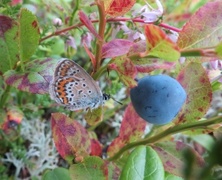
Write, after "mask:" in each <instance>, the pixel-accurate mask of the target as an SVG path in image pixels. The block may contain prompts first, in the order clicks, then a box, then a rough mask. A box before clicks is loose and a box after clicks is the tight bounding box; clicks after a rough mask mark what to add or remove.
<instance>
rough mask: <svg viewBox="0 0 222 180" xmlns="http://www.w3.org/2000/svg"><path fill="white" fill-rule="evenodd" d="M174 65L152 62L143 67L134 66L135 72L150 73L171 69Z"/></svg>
mask: <svg viewBox="0 0 222 180" xmlns="http://www.w3.org/2000/svg"><path fill="white" fill-rule="evenodd" d="M174 65H175V63H170V62H163V63H160V62H153V63H151V64H148V65H144V66H141V65H139V66H136V70H137V72H140V73H150V72H152V71H154V70H157V69H171V68H173V66H174Z"/></svg>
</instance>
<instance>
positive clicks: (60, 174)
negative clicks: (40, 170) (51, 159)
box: [42, 168, 71, 180]
mask: <svg viewBox="0 0 222 180" xmlns="http://www.w3.org/2000/svg"><path fill="white" fill-rule="evenodd" d="M42 179H43V180H52V179H62V180H71V178H70V175H69V171H68V170H67V169H65V168H56V169H53V170H51V171H47V172H46V173H45V174H44V175H43V178H42Z"/></svg>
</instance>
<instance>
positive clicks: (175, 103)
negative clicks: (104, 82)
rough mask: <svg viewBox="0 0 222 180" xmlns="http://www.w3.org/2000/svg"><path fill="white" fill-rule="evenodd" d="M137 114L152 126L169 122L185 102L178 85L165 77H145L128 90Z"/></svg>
mask: <svg viewBox="0 0 222 180" xmlns="http://www.w3.org/2000/svg"><path fill="white" fill-rule="evenodd" d="M130 97H131V101H132V104H133V107H134V109H135V110H136V112H137V114H138V115H139V116H140V117H142V118H143V119H144V120H146V121H147V122H149V123H152V124H159V125H160V124H166V123H169V122H171V121H172V120H173V119H174V117H175V116H176V115H177V114H178V112H179V111H180V109H181V107H182V105H183V104H184V102H185V100H186V92H185V90H184V89H183V87H182V86H181V85H180V83H179V82H178V81H177V80H175V79H173V78H171V77H170V76H167V75H154V76H145V77H143V78H142V79H140V80H139V81H138V85H137V86H136V87H134V88H132V89H131V90H130Z"/></svg>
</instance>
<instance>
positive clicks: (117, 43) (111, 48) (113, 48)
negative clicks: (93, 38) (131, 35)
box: [102, 39, 134, 58]
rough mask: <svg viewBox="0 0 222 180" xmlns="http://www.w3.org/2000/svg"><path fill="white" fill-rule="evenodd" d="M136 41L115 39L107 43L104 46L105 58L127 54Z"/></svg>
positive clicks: (103, 54)
mask: <svg viewBox="0 0 222 180" xmlns="http://www.w3.org/2000/svg"><path fill="white" fill-rule="evenodd" d="M133 44H134V43H133V42H132V41H129V40H125V39H114V40H112V41H110V42H108V43H105V44H104V45H103V47H102V57H103V58H114V57H118V56H122V55H125V54H127V53H128V52H129V50H130V48H131V46H132V45H133Z"/></svg>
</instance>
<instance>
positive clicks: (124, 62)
mask: <svg viewBox="0 0 222 180" xmlns="http://www.w3.org/2000/svg"><path fill="white" fill-rule="evenodd" d="M108 67H109V69H113V70H116V71H117V72H118V74H119V78H120V79H121V81H122V82H123V83H124V84H125V85H126V86H128V87H131V88H132V87H135V86H136V85H137V83H136V81H135V80H134V78H135V75H136V73H137V71H136V68H135V66H134V64H133V63H132V61H131V60H130V59H128V58H118V59H115V60H114V61H113V63H111V64H109V65H108Z"/></svg>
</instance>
